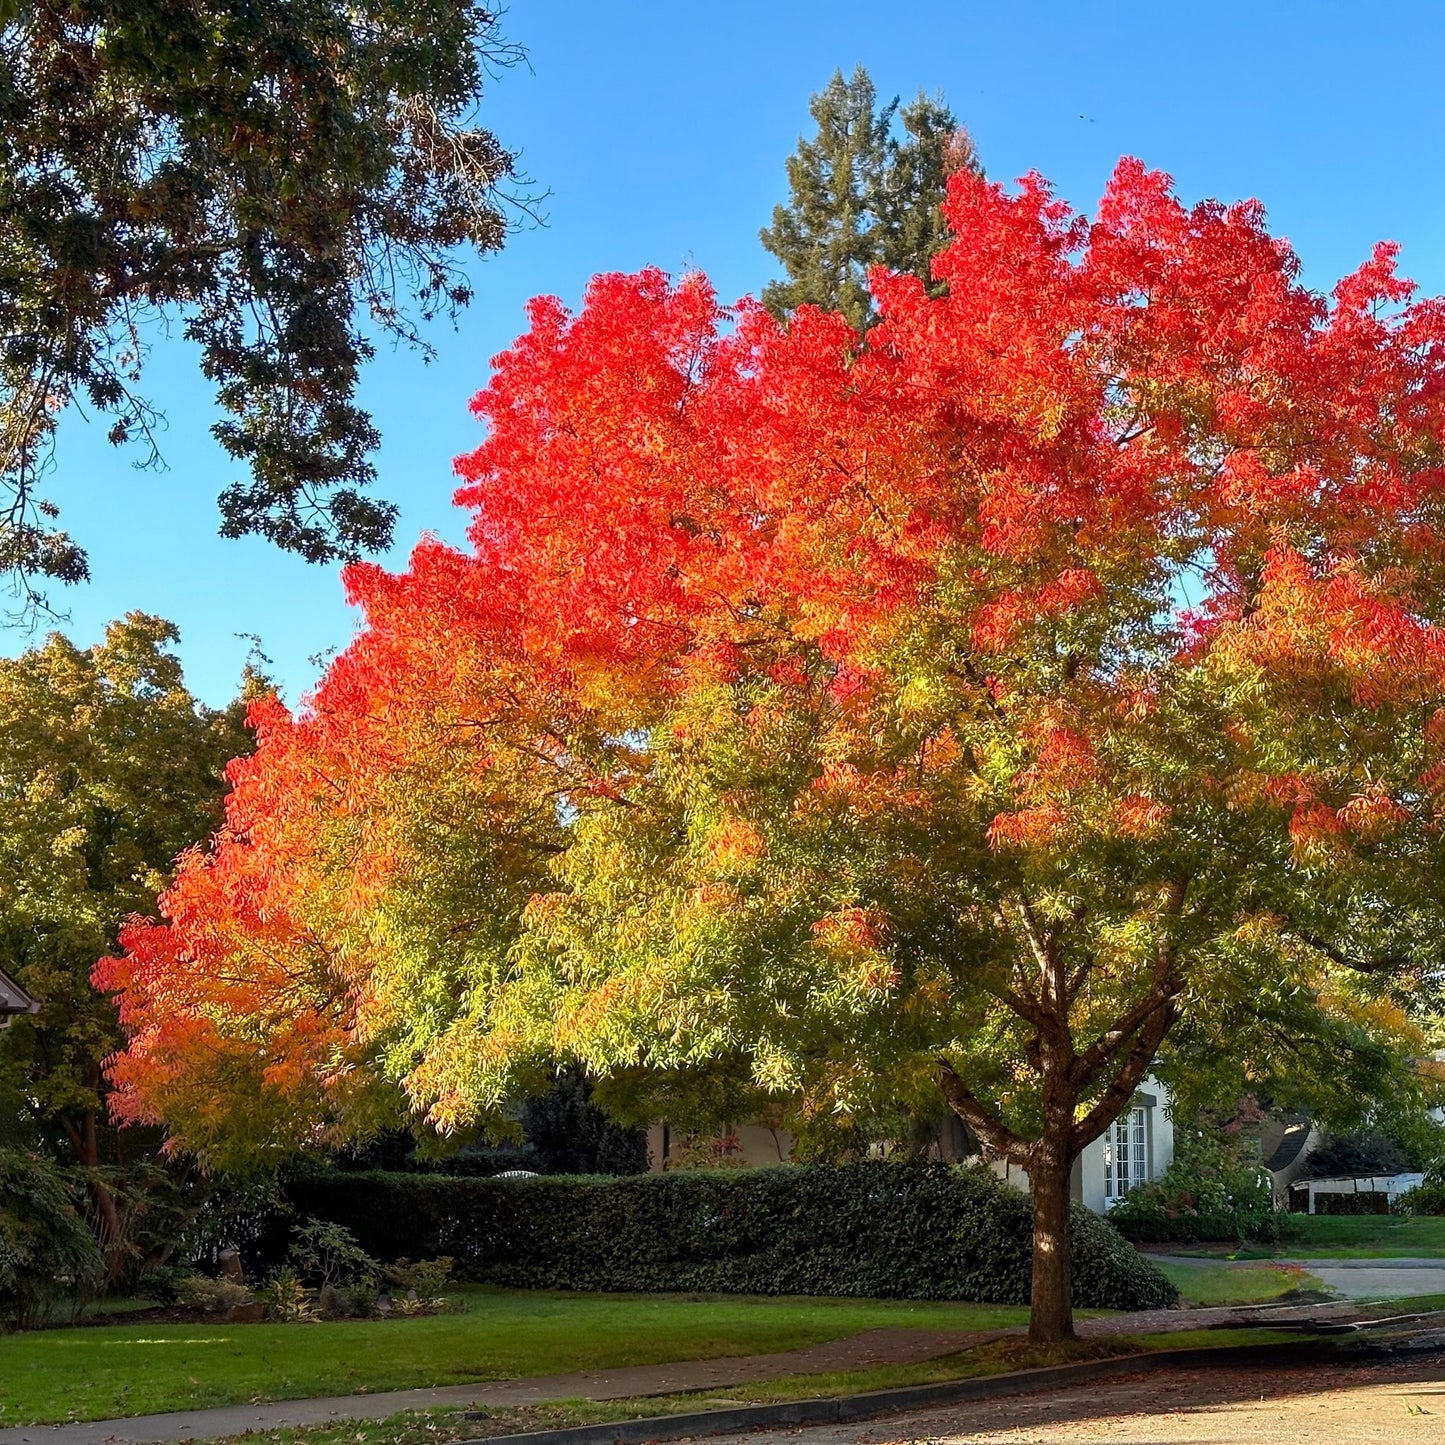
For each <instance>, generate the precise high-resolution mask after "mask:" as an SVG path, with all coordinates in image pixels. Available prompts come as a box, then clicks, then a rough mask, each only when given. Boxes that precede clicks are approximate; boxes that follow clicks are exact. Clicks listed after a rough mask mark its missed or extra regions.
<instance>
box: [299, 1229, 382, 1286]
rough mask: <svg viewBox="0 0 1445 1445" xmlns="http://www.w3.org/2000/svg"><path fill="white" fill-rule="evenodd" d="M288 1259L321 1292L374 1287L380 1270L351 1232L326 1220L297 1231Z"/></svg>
mask: <svg viewBox="0 0 1445 1445" xmlns="http://www.w3.org/2000/svg"><path fill="white" fill-rule="evenodd" d="M287 1258H288V1260H289V1262H290V1263H291V1265H292V1266H294V1267H295V1269H296V1271H297V1272H298V1273H299V1274H300V1275H301V1277H302V1278H303V1279H305V1280H306V1281H307V1282H308V1283H309V1284H312V1285H314V1286H316V1287H317V1288H320V1289H324V1288H325V1287H326V1286H327V1285H332V1286H354V1285H367V1284H370V1283H372V1282H373V1281H375V1279H376V1275H377V1270H378V1269H379V1266H378V1265H377V1262H376V1261H375V1260H374V1259H373V1258H372V1257H371V1256H370V1255H369V1254H367V1252H366V1251H365V1250H364V1249H362V1247H361V1246H360V1245H359V1244H357V1242H356V1238H355V1236H354V1235H353V1234H352V1233H351V1232H350V1231H349V1230H347V1229H343V1228H342V1226H341V1225H339V1224H333V1223H331V1222H329V1221H327V1220H322V1219H312V1220H309V1221H307V1223H305V1224H303V1225H301V1227H300V1228H299V1229H297V1231H296V1237H295V1238H294V1239H293V1240H292V1241H291V1249H290V1252H289V1254H288V1256H287Z"/></svg>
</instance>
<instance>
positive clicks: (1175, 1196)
mask: <svg viewBox="0 0 1445 1445" xmlns="http://www.w3.org/2000/svg"><path fill="white" fill-rule="evenodd" d="M1264 1117H1265V1116H1264V1114H1263V1113H1262V1112H1261V1111H1260V1109H1259V1108H1258V1106H1257V1105H1256V1104H1255V1102H1254V1100H1253V1099H1244V1100H1241V1101H1240V1103H1239V1105H1237V1106H1236V1108H1235V1110H1234V1112H1233V1113H1232V1114H1218V1113H1213V1112H1208V1111H1206V1112H1204V1113H1202V1114H1200V1115H1199V1116H1198V1117H1197V1118H1195V1119H1193V1120H1191V1121H1190V1122H1189V1123H1187V1124H1184V1123H1181V1124H1179V1125H1178V1126H1177V1127H1176V1130H1175V1149H1176V1152H1175V1155H1174V1159H1173V1161H1172V1162H1171V1164H1170V1165H1169V1167H1168V1169H1166V1170H1165V1171H1164V1173H1163V1175H1162V1176H1161V1177H1160V1178H1159V1179H1156V1180H1151V1181H1150V1182H1148V1183H1145V1184H1137V1185H1135V1186H1134V1188H1133V1189H1131V1190H1130V1191H1129V1192H1128V1194H1126V1195H1125V1196H1124V1198H1123V1199H1121V1200H1120V1201H1119V1202H1118V1204H1116V1205H1115V1206H1114V1208H1113V1210H1112V1211H1111V1213H1110V1215H1109V1222H1110V1223H1111V1224H1113V1225H1114V1226H1115V1228H1117V1229H1118V1230H1119V1232H1120V1233H1121V1234H1123V1235H1124V1236H1125V1237H1126V1238H1128V1239H1134V1240H1138V1241H1140V1242H1141V1243H1143V1242H1147V1243H1150V1244H1164V1243H1176V1244H1184V1243H1194V1242H1196V1241H1202V1240H1239V1239H1278V1238H1279V1213H1278V1211H1277V1210H1276V1209H1275V1207H1274V1193H1273V1189H1272V1187H1271V1184H1270V1180H1269V1175H1268V1173H1267V1172H1266V1171H1265V1169H1264V1166H1263V1164H1262V1163H1261V1162H1260V1154H1259V1136H1260V1128H1261V1125H1262V1123H1263V1121H1264Z"/></svg>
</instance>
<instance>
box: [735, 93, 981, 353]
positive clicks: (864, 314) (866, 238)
mask: <svg viewBox="0 0 1445 1445" xmlns="http://www.w3.org/2000/svg"><path fill="white" fill-rule="evenodd" d="M808 110H809V113H810V114H811V115H812V117H813V119H814V120H815V121H816V122H817V126H818V133H817V136H816V137H815V138H814V139H813V140H805V139H800V140H799V141H798V149H797V150H796V151H795V152H794V154H793V155H792V156H790V157H789V158H788V163H787V169H788V190H789V202H788V204H787V205H785V206H776V207H774V209H773V224H772V225H771V226H770V227H765V228H764V229H763V231H762V232H761V239H762V242H763V245H764V246H766V247H767V248H768V250H769V251H771V252H772V253H773V255H774V256H776V257H777V258H778V260H780V261H781V262H782V263H783V268H784V270H785V271H786V272H787V274H788V279H787V280H786V281H774V282H772V283H771V284H770V285H768V286H767V287H766V288H765V290H764V291H763V304H764V305H765V306H767V308H768V309H769V310H770V311H771V312H772V313H773V314H774V315H775V316H777V317H779V318H780V319H781V318H782V317H783V316H785V315H787V313H789V312H790V311H792V310H793V309H794V308H795V307H798V306H801V305H805V304H808V305H813V306H820V307H822V308H823V309H824V310H825V311H841V312H842V313H843V314H844V315H845V316H846V317H847V318H848V320H849V321H850V322H851V323H852V324H853V326H854V327H855V328H857V329H861V328H862V327H863V326H865V325H866V324H867V323H868V321H869V320H870V319H871V317H872V314H873V310H872V300H871V298H870V296H869V292H868V271H869V268H870V267H873V266H887V267H888V268H889V269H890V270H893V271H899V272H910V273H912V274H913V275H915V276H918V277H920V278H922V280H923V281H925V282H930V281H931V280H932V277H931V272H930V269H929V264H930V262H931V261H932V258H933V257H934V255H935V254H936V253H937V252H938V251H940V250H941V249H942V248H943V246H944V245H945V243H946V242H947V239H948V229H947V226H946V225H945V223H944V219H943V211H942V209H941V207H942V203H943V198H944V193H945V189H946V186H947V182H948V177H949V176H950V175H952V174H953V173H954V172H955V171H957V170H960V169H967V170H970V171H973V172H974V173H975V174H981V167H980V166H979V163H978V157H977V155H976V154H975V152H974V148H973V142H972V140H971V139H970V138H969V135H968V132H967V131H966V130H964V129H963V128H962V127H961V126H960V125H959V123H958V121H957V120H956V119H955V117H954V115H953V112H952V111H950V110H949V109H948V107H947V106H946V105H944V104H943V102H942V101H941V100H935V99H930V98H929V97H928V96H926V95H923V94H921V93H920V95H919V96H918V99H917V100H915V101H914V102H913V103H912V104H911V105H908V106H905V107H904V108H903V109H902V110H900V109H899V106H898V101H897V99H896V98H895V99H894V100H892V101H890V102H889V103H888V104H887V105H884V106H882V107H881V108H880V106H879V104H878V97H877V92H876V90H875V89H874V85H873V81H872V80H871V79H870V77H869V75H868V72H867V71H866V70H864V68H863V67H862V66H861V65H860V66H859V67H858V68H857V69H856V70H855V71H854V72H853V75H852V78H851V79H846V80H845V79H844V77H843V73H842V71H835V72H834V74H833V78H832V79H831V80H830V81H829V82H828V84H827V86H826V87H825V88H824V89H823V90H821V91H819V92H818V93H817V94H816V95H814V96H813V98H812V100H811V101H810V102H809V106H808ZM895 120H896V121H897V122H898V123H899V125H900V126H901V128H902V131H903V134H902V136H901V137H900V136H898V135H896V134H895V126H894V122H895Z"/></svg>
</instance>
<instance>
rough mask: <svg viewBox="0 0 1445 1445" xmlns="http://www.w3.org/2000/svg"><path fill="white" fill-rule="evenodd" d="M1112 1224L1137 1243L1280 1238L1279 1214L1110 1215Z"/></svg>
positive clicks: (1204, 1242) (1219, 1241)
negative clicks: (1260, 1216)
mask: <svg viewBox="0 0 1445 1445" xmlns="http://www.w3.org/2000/svg"><path fill="white" fill-rule="evenodd" d="M1109 1223H1110V1224H1112V1225H1113V1226H1114V1228H1115V1229H1117V1230H1118V1231H1119V1233H1120V1234H1122V1235H1123V1236H1124V1238H1125V1239H1129V1240H1133V1241H1134V1242H1135V1243H1136V1244H1214V1243H1230V1244H1234V1243H1238V1242H1239V1241H1240V1240H1242V1239H1256V1240H1265V1239H1269V1240H1273V1239H1278V1238H1279V1237H1280V1232H1281V1227H1280V1221H1279V1218H1278V1216H1277V1215H1271V1216H1269V1217H1267V1218H1263V1219H1261V1218H1248V1217H1236V1216H1235V1215H1233V1214H1174V1215H1160V1216H1157V1217H1156V1216H1152V1215H1125V1214H1119V1215H1117V1216H1115V1215H1111V1216H1110V1217H1109Z"/></svg>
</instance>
